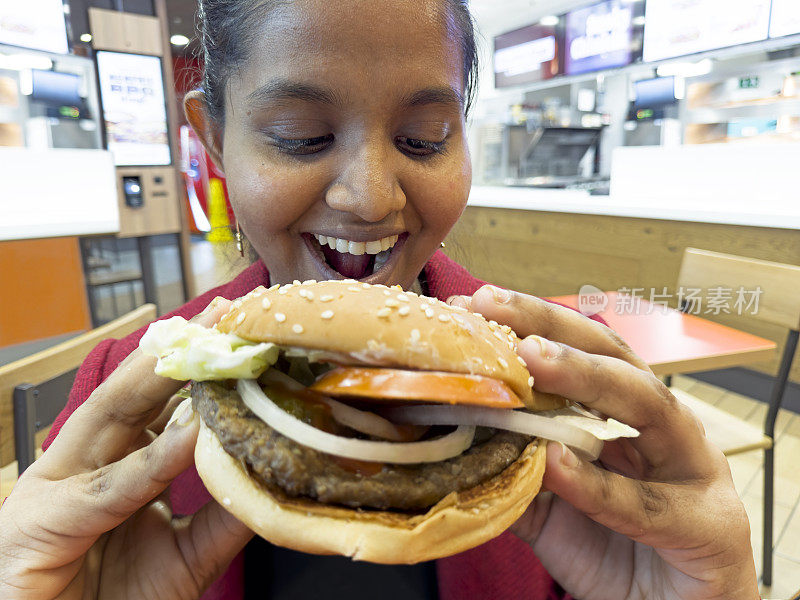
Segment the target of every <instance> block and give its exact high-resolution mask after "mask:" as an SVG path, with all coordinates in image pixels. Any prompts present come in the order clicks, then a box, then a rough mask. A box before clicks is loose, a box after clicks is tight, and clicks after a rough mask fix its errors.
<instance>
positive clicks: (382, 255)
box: [372, 249, 392, 273]
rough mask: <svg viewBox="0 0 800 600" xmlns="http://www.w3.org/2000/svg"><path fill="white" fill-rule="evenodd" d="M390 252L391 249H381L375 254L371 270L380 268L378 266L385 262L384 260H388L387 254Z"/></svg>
mask: <svg viewBox="0 0 800 600" xmlns="http://www.w3.org/2000/svg"><path fill="white" fill-rule="evenodd" d="M391 253H392V250H391V249H389V250H382V251H381V252H378V253H377V254H376V255H375V266H374V267H373V269H372V272H373V273H374V272H375V271H378V270H380V268H381V267H382V266H383V265H385V264H386V261H387V260H389V255H390V254H391Z"/></svg>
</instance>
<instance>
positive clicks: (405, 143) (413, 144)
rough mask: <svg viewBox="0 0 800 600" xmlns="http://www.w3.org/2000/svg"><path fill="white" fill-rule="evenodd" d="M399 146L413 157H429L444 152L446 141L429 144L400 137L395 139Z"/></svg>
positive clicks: (424, 141)
mask: <svg viewBox="0 0 800 600" xmlns="http://www.w3.org/2000/svg"><path fill="white" fill-rule="evenodd" d="M395 142H396V143H397V146H398V147H399V148H400V149H401V150H402V151H403V152H405V153H406V154H411V155H413V156H429V155H431V154H437V153H439V152H442V151H443V150H444V145H445V141H444V140H442V141H441V142H429V141H427V140H418V139H415V138H410V137H405V136H403V135H399V136H397V137H396V138H395Z"/></svg>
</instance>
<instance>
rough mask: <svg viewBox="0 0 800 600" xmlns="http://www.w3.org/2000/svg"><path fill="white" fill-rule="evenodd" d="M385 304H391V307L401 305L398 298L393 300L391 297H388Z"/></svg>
mask: <svg viewBox="0 0 800 600" xmlns="http://www.w3.org/2000/svg"><path fill="white" fill-rule="evenodd" d="M385 304H386V306H390V307H391V308H396V307H398V306H400V303H399V302H398V301H397V300H392V299H391V298H387V299H386V302H385Z"/></svg>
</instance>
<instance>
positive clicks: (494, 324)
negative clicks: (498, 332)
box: [489, 321, 499, 327]
mask: <svg viewBox="0 0 800 600" xmlns="http://www.w3.org/2000/svg"><path fill="white" fill-rule="evenodd" d="M489 325H491V326H492V327H499V325H498V324H497V321H489Z"/></svg>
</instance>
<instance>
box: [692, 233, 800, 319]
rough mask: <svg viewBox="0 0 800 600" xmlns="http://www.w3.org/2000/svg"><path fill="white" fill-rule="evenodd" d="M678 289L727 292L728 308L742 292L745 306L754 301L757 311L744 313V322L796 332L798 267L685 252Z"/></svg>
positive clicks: (799, 310) (799, 305)
mask: <svg viewBox="0 0 800 600" xmlns="http://www.w3.org/2000/svg"><path fill="white" fill-rule="evenodd" d="M678 287H679V288H682V289H684V290H690V289H701V290H703V291H704V292H706V293H708V292H709V290H713V289H715V288H718V289H721V290H725V291H726V292H727V291H730V293H731V297H730V303H731V307H732V306H733V304H734V303H735V301H736V299H737V296H738V293H739V290H743V291H744V292H745V296H746V298H745V299H744V300H745V302H749V301H750V300H751V299H752V298H753V296H754V295H757V297H758V298H757V302H758V304H757V308H758V310H754V307H753V305H751V307H750V309H749V310H747V311H746V312H745V313H744V314H746V316H747V318H748V319H752V320H753V321H762V322H765V323H771V324H773V325H779V326H781V327H785V328H787V329H790V330H795V331H796V330H798V329H800V296H799V294H800V266H796V265H787V264H783V263H777V262H771V261H766V260H757V259H755V258H746V257H743V256H735V255H733V254H722V253H720V252H711V251H709V250H698V249H697V248H687V249H686V251H685V252H684V255H683V262H682V263H681V270H680V274H679V275H678ZM759 290H760V291H759Z"/></svg>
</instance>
